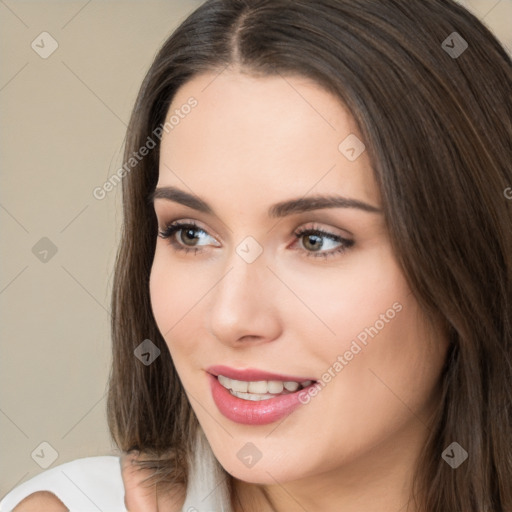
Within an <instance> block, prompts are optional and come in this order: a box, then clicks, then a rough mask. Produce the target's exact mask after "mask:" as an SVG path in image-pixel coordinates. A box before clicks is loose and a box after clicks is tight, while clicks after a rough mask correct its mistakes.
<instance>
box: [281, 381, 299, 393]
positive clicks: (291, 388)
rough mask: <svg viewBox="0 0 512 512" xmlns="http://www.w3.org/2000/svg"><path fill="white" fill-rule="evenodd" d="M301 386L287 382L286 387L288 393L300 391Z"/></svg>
mask: <svg viewBox="0 0 512 512" xmlns="http://www.w3.org/2000/svg"><path fill="white" fill-rule="evenodd" d="M299 386H300V384H299V383H298V382H285V383H284V387H285V389H287V390H288V391H297V389H299Z"/></svg>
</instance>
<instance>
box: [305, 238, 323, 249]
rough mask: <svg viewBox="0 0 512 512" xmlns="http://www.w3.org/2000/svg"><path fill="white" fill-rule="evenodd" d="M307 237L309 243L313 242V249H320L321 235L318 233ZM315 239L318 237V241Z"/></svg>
mask: <svg viewBox="0 0 512 512" xmlns="http://www.w3.org/2000/svg"><path fill="white" fill-rule="evenodd" d="M307 238H308V243H311V245H312V248H313V249H318V248H319V247H320V246H321V241H320V237H318V236H317V235H307ZM315 239H316V241H315ZM312 240H313V241H312ZM311 241H312V242H311Z"/></svg>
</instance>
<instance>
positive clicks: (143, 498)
mask: <svg viewBox="0 0 512 512" xmlns="http://www.w3.org/2000/svg"><path fill="white" fill-rule="evenodd" d="M137 455H138V453H137V452H130V453H123V455H121V475H122V477H123V485H124V493H125V494H124V505H125V507H126V509H127V510H128V512H156V511H158V503H157V494H156V488H155V486H151V487H149V486H147V484H146V485H142V481H143V480H144V479H145V478H147V477H148V476H149V472H148V471H146V470H144V471H143V470H141V469H138V466H136V465H135V464H133V461H134V460H135V459H136V458H137Z"/></svg>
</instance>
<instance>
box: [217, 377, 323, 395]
mask: <svg viewBox="0 0 512 512" xmlns="http://www.w3.org/2000/svg"><path fill="white" fill-rule="evenodd" d="M218 380H219V382H220V383H221V384H222V385H223V386H224V387H225V388H226V389H229V390H231V391H232V394H233V395H235V396H239V395H238V393H243V394H244V395H243V396H239V398H246V399H248V400H256V399H257V400H261V399H267V398H272V396H271V395H279V394H281V393H283V394H287V393H291V392H294V391H297V390H298V389H299V387H300V386H302V387H303V388H305V387H307V386H309V385H310V384H312V382H313V381H311V380H306V381H304V382H300V383H299V382H294V381H287V382H283V381H280V380H258V381H252V382H247V381H243V380H235V379H229V378H228V377H225V376H224V375H219V376H218ZM251 394H252V395H256V396H257V398H248V397H249V396H251ZM267 395H268V396H267Z"/></svg>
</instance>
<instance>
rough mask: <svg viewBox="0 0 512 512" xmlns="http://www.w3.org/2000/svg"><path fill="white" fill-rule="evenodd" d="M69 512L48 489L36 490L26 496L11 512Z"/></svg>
mask: <svg viewBox="0 0 512 512" xmlns="http://www.w3.org/2000/svg"><path fill="white" fill-rule="evenodd" d="M41 510H44V511H45V512H69V509H68V508H67V507H66V505H64V503H62V501H60V500H59V498H57V496H55V494H53V493H51V492H49V491H38V492H35V493H33V494H31V495H30V496H27V497H26V498H25V499H23V501H22V502H21V503H20V504H19V505H18V506H16V507H15V508H14V510H13V512H39V511H41Z"/></svg>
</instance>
